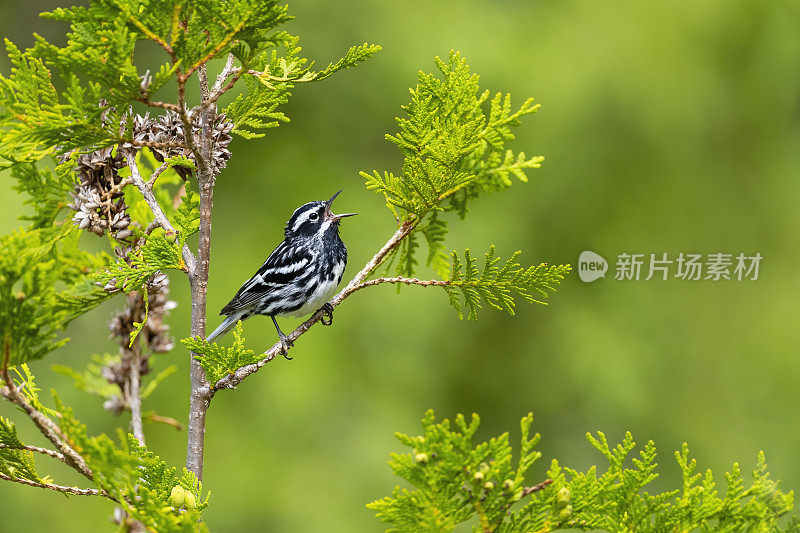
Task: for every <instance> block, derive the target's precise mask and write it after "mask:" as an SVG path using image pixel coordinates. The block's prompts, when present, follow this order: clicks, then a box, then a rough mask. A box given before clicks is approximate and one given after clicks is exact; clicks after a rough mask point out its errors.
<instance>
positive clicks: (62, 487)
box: [0, 473, 119, 502]
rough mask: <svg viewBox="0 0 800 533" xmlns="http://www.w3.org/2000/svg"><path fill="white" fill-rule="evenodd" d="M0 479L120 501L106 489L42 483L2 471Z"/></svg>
mask: <svg viewBox="0 0 800 533" xmlns="http://www.w3.org/2000/svg"><path fill="white" fill-rule="evenodd" d="M0 479H5V480H6V481H13V482H14V483H20V484H22V485H28V486H29V487H38V488H40V489H50V490H55V491H58V492H64V493H67V494H75V495H76V496H102V497H103V498H108V499H109V500H112V501H115V502H118V501H119V500H117V499H116V498H114V497H113V496H111V495H110V494H109V493H107V492H106V491H104V490H97V489H80V488H78V487H67V486H66V485H56V484H54V483H41V482H38V481H31V480H29V479H23V478H20V477H13V476H7V475H6V474H2V473H0Z"/></svg>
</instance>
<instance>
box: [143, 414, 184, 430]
mask: <svg viewBox="0 0 800 533" xmlns="http://www.w3.org/2000/svg"><path fill="white" fill-rule="evenodd" d="M144 418H145V420H147V421H149V422H158V423H159V424H166V425H168V426H172V427H174V428H175V429H176V430H178V431H183V424H181V423H180V422H178V421H177V420H175V419H174V418H172V417H170V416H162V415H157V414H155V413H150V414H147V415H145V416H144Z"/></svg>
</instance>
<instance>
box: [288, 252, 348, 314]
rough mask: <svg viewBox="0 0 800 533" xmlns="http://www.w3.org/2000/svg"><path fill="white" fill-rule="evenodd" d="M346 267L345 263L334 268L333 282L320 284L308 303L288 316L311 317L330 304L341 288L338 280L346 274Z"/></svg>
mask: <svg viewBox="0 0 800 533" xmlns="http://www.w3.org/2000/svg"><path fill="white" fill-rule="evenodd" d="M344 266H345V265H344V263H339V264H337V265H336V266H335V267H334V268H333V274H334V276H333V279H332V280H331V281H324V282H322V283H320V285H319V286H318V287H317V290H315V291H314V292H313V294H312V295H311V297H310V298H309V299H308V300H307V301H306V303H304V304H303V305H302V306H301V307H300V309H298V310H297V311H293V312H291V313H288V315H289V316H293V317H301V316H306V315H310V314H311V313H314V312H316V311H317V310H319V309H320V308H321V307H322V306H323V305H325V304H326V303H328V302H329V301H330V300H331V298H333V297H334V296H335V295H336V291H337V289H338V288H339V283H337V280H339V279H340V278H341V276H342V274H343V273H344Z"/></svg>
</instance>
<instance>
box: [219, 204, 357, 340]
mask: <svg viewBox="0 0 800 533" xmlns="http://www.w3.org/2000/svg"><path fill="white" fill-rule="evenodd" d="M339 192H342V191H339ZM338 195H339V193H338V192H337V193H336V194H334V195H333V198H331V199H330V200H328V201H327V202H309V203H307V204H305V205H303V206H301V207H299V208H297V210H296V211H295V212H294V214H293V215H292V217H291V218H290V219H289V222H287V223H286V228H285V229H284V234H285V236H286V237H285V238H284V240H283V242H281V243H280V244H279V245H278V247H277V248H275V250H274V251H273V252H272V253H271V254H270V255H269V257H268V258H267V260H266V261H265V262H264V264H263V265H262V266H261V268H259V269H258V272H256V273H255V275H253V277H252V278H250V279H249V280H247V281H246V282H245V283H244V285H242V287H241V288H240V289H239V292H237V293H236V296H234V297H233V299H232V300H231V301H230V302H228V304H227V305H226V306H225V307H223V308H222V311H221V312H220V314H221V315H227V318H226V319H225V320H224V321H223V322H222V324H220V325H219V327H218V328H217V329H215V330H214V331H213V332H212V333H211V335H209V336H208V337H207V340H209V341H211V340H214V339H216V338H217V337H219V336H220V335H224V334H225V333H227V332H228V331H230V330H231V329H232V328H233V326H235V325H236V322H238V321H239V320H245V319H246V318H249V317H251V316H253V315H265V316H269V317H271V318H272V321H273V322H274V323H275V327H276V329H277V330H278V335H279V336H280V339H281V342H282V343H283V348H284V352H286V351H288V341H287V338H286V336H285V335H284V334H283V332H282V331H281V330H280V328H279V327H278V323H277V321H275V317H276V316H279V315H290V316H295V317H300V316H305V315H308V314H310V313H313V312H315V311H317V310H319V309H321V308H323V307H324V306H325V305H326V304H327V303H328V300H330V299H331V298H332V297H333V295H334V294H336V288H337V287H338V285H339V283H340V282H341V281H342V276H343V275H344V268H345V266H346V265H347V247H345V245H344V243H343V242H342V239H341V238H339V221H340V220H341V219H342V218H344V217H348V216H351V215H354V214H355V213H347V214H344V215H334V214H333V213H331V203H333V200H334V199H335V198H336V196H338ZM328 312H329V315H330V309H328Z"/></svg>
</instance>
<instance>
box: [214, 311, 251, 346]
mask: <svg viewBox="0 0 800 533" xmlns="http://www.w3.org/2000/svg"><path fill="white" fill-rule="evenodd" d="M244 314H245V313H244V312H238V313H234V314H232V315H229V316H227V317H225V320H223V321H222V324H220V325H219V326H218V327H217V329H215V330H214V331H212V332H211V334H210V335H208V336H207V337H206V340H207V341H209V342H211V341H213V340H214V339H216V338H217V337H221V336H223V335H225V334H226V333H228V332H229V331H230V330H232V329H233V327H234V326H235V325H236V323H237V322H238V321H239V320H241V319H242V317H243V316H244Z"/></svg>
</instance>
